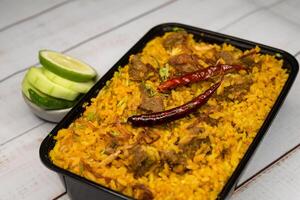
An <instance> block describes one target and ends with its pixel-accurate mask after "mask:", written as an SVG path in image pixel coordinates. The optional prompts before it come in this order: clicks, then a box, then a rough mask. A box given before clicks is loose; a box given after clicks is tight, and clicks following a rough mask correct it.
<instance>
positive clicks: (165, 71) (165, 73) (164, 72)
mask: <svg viewBox="0 0 300 200" xmlns="http://www.w3.org/2000/svg"><path fill="white" fill-rule="evenodd" d="M159 76H160V78H161V80H162V81H165V80H167V79H168V78H169V67H168V66H167V65H166V66H165V67H161V68H160V69H159Z"/></svg>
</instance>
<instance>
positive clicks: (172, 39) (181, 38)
mask: <svg viewBox="0 0 300 200" xmlns="http://www.w3.org/2000/svg"><path fill="white" fill-rule="evenodd" d="M187 38H188V34H187V33H186V32H184V31H180V32H174V33H172V34H170V35H168V36H167V37H166V39H165V40H164V41H163V46H164V48H165V49H167V50H170V49H172V48H174V47H177V46H186V45H187Z"/></svg>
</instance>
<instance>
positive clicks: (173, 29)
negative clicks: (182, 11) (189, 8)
mask: <svg viewBox="0 0 300 200" xmlns="http://www.w3.org/2000/svg"><path fill="white" fill-rule="evenodd" d="M172 31H174V32H180V31H185V30H184V29H183V28H179V27H174V28H172Z"/></svg>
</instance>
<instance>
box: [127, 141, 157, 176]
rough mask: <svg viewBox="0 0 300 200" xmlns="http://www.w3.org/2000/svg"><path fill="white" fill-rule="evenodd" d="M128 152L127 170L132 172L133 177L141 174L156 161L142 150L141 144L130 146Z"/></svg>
mask: <svg viewBox="0 0 300 200" xmlns="http://www.w3.org/2000/svg"><path fill="white" fill-rule="evenodd" d="M130 153H131V159H130V165H129V170H130V171H131V172H133V174H134V177H135V178H138V177H141V176H143V175H144V174H145V173H146V172H147V171H149V170H150V168H151V167H152V166H153V165H154V164H155V163H156V161H155V160H153V159H152V158H151V157H150V156H149V155H148V154H147V152H146V151H145V150H143V148H142V146H141V145H137V146H135V147H134V148H132V149H131V152H130Z"/></svg>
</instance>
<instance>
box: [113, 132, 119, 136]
mask: <svg viewBox="0 0 300 200" xmlns="http://www.w3.org/2000/svg"><path fill="white" fill-rule="evenodd" d="M111 134H112V135H113V136H118V135H119V132H117V131H113V132H111Z"/></svg>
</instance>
